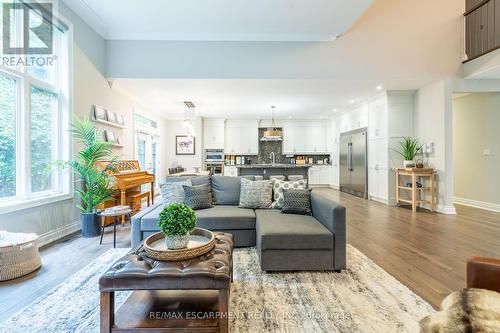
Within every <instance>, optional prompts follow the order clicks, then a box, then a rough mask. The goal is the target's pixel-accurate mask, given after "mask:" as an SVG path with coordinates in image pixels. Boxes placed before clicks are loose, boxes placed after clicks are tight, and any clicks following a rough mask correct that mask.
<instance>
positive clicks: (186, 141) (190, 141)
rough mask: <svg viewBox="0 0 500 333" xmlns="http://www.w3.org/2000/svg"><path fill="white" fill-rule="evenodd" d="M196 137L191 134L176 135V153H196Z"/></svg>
mask: <svg viewBox="0 0 500 333" xmlns="http://www.w3.org/2000/svg"><path fill="white" fill-rule="evenodd" d="M194 154H195V137H194V136H190V135H176V136H175V155H194Z"/></svg>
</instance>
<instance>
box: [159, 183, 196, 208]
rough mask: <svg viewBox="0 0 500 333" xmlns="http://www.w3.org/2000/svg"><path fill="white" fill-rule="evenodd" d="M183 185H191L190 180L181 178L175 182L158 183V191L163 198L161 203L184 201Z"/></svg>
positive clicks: (168, 203)
mask: <svg viewBox="0 0 500 333" xmlns="http://www.w3.org/2000/svg"><path fill="white" fill-rule="evenodd" d="M183 186H191V180H190V179H187V180H182V181H177V182H175V183H165V184H160V193H161V198H162V200H163V205H165V206H166V205H170V204H173V203H179V204H180V203H183V202H184V188H183Z"/></svg>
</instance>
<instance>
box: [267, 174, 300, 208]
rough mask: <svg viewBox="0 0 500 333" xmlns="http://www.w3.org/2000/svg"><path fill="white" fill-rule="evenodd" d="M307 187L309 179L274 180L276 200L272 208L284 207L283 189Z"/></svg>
mask: <svg viewBox="0 0 500 333" xmlns="http://www.w3.org/2000/svg"><path fill="white" fill-rule="evenodd" d="M306 187H307V180H305V179H301V180H295V181H284V180H279V179H274V180H273V192H274V195H273V196H274V202H273V205H272V208H282V207H283V190H304V189H306Z"/></svg>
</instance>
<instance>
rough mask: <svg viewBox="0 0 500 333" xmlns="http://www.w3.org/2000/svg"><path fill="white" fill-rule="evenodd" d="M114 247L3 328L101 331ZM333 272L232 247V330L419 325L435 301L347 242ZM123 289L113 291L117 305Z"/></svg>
mask: <svg viewBox="0 0 500 333" xmlns="http://www.w3.org/2000/svg"><path fill="white" fill-rule="evenodd" d="M125 252H126V249H112V250H109V251H108V252H106V253H105V254H103V255H102V256H101V257H99V258H97V259H96V260H95V261H93V262H92V263H91V264H89V265H88V266H87V267H85V268H83V269H82V270H80V271H79V272H77V273H75V274H74V275H73V276H71V277H70V278H69V279H68V280H67V281H65V282H64V283H62V284H60V285H59V286H57V287H55V288H54V289H53V290H52V291H50V292H49V293H47V294H46V295H44V296H42V297H40V298H39V299H38V300H36V301H35V302H33V303H32V304H31V305H30V306H28V307H26V308H25V309H24V310H22V311H21V312H19V313H18V314H16V315H15V316H13V317H12V318H10V319H8V320H7V321H6V322H4V323H3V324H1V325H0V332H99V292H98V279H99V276H100V275H101V274H102V273H103V272H104V271H105V270H106V269H107V267H109V266H110V265H111V264H112V263H113V262H114V261H115V260H117V259H118V258H120V257H121V256H122V255H123V254H124V253H125ZM347 255H348V267H349V268H348V269H347V270H346V271H343V272H342V273H341V274H337V273H327V272H325V273H318V272H314V273H313V272H303V273H273V274H266V273H264V272H262V271H261V270H260V267H259V261H258V255H257V251H256V250H255V249H254V248H250V249H236V250H235V254H234V266H235V271H234V273H235V276H234V283H233V284H232V288H231V302H230V311H231V314H230V331H231V332H349V333H353V332H363V333H364V332H366V333H368V332H370V333H371V332H418V331H419V329H418V321H419V320H420V319H421V318H423V317H425V316H426V315H428V314H430V313H433V312H434V310H433V309H432V307H431V306H430V305H429V304H428V303H426V302H425V301H423V300H422V299H421V298H420V297H418V296H417V295H415V294H414V293H412V292H411V291H410V290H409V289H407V288H406V287H405V286H403V285H402V284H401V283H400V282H398V281H397V280H396V279H394V278H393V277H392V276H390V275H389V274H388V273H387V272H385V271H384V270H383V269H381V268H380V267H379V266H377V265H376V264H375V263H373V262H372V261H371V260H370V259H368V258H367V257H366V256H364V255H363V254H362V253H361V252H359V251H358V250H357V249H355V248H354V247H352V246H348V248H347ZM127 295H128V293H117V295H116V297H117V302H116V303H117V306H119V305H120V304H122V303H123V301H124V300H125V298H126V297H127Z"/></svg>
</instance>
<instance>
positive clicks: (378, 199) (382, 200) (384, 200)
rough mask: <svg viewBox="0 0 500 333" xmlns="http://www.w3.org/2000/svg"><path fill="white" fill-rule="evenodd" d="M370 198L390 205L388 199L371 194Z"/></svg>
mask: <svg viewBox="0 0 500 333" xmlns="http://www.w3.org/2000/svg"><path fill="white" fill-rule="evenodd" d="M369 199H370V200H371V201H375V202H379V203H381V204H384V205H388V201H387V199H382V198H377V197H374V196H370V197H369Z"/></svg>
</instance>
